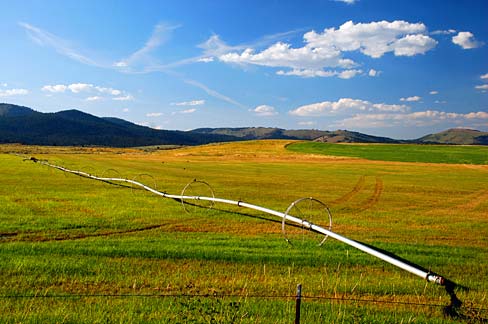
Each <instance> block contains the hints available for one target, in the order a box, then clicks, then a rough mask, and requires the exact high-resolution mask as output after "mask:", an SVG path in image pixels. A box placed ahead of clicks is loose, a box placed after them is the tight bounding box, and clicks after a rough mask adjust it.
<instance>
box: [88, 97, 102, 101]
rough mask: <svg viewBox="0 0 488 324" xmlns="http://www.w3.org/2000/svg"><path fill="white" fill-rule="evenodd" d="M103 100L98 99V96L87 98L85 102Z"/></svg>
mask: <svg viewBox="0 0 488 324" xmlns="http://www.w3.org/2000/svg"><path fill="white" fill-rule="evenodd" d="M102 99H103V98H102V97H100V96H92V97H87V98H86V99H85V100H86V101H100V100H102Z"/></svg>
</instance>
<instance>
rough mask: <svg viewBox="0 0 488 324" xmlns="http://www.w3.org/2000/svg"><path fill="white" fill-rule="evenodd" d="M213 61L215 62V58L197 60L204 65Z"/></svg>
mask: <svg viewBox="0 0 488 324" xmlns="http://www.w3.org/2000/svg"><path fill="white" fill-rule="evenodd" d="M213 61H214V58H213V57H202V58H199V59H197V62H203V63H210V62H213Z"/></svg>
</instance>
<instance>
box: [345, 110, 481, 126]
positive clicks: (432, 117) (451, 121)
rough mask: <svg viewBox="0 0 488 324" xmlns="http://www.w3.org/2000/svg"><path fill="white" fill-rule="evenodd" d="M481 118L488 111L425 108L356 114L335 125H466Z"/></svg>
mask: <svg viewBox="0 0 488 324" xmlns="http://www.w3.org/2000/svg"><path fill="white" fill-rule="evenodd" d="M483 120H488V113H486V112H483V111H479V112H470V113H466V114H462V113H451V112H444V111H438V110H425V111H418V112H412V113H393V114H385V113H380V114H374V113H373V114H356V115H354V116H352V117H350V118H346V119H343V120H341V121H339V122H337V123H336V124H335V126H337V127H345V128H377V127H403V126H404V127H412V126H417V127H421V126H432V125H436V124H441V123H442V124H446V125H454V126H456V125H458V126H461V125H465V126H466V125H467V124H466V123H473V122H475V123H476V122H480V121H483Z"/></svg>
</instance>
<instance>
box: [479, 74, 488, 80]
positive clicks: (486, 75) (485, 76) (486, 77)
mask: <svg viewBox="0 0 488 324" xmlns="http://www.w3.org/2000/svg"><path fill="white" fill-rule="evenodd" d="M480 79H483V80H486V79H488V73H486V74H483V75H481V76H480Z"/></svg>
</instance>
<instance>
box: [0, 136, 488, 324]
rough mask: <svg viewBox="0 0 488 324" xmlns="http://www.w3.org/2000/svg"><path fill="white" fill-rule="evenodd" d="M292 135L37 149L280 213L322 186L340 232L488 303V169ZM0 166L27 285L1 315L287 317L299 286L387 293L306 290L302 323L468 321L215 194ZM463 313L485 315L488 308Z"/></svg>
mask: <svg viewBox="0 0 488 324" xmlns="http://www.w3.org/2000/svg"><path fill="white" fill-rule="evenodd" d="M284 144H285V142H280V141H270V142H247V143H235V144H222V145H212V146H203V147H195V148H185V149H178V150H173V151H164V152H161V151H158V152H154V153H145V152H141V151H137V150H130V151H129V150H127V151H120V150H116V151H110V150H102V151H100V152H98V153H97V152H96V151H95V152H92V151H79V150H73V151H70V150H69V149H63V150H62V151H60V150H58V149H52V150H51V151H50V150H49V149H46V148H41V149H39V148H36V150H41V152H43V153H36V156H37V157H38V158H47V159H48V160H50V161H52V162H55V163H59V164H62V165H65V166H66V167H70V168H75V169H87V168H91V169H90V170H91V171H90V172H93V173H96V174H99V175H101V174H103V173H104V172H107V171H106V170H107V169H116V170H117V171H118V172H119V173H120V174H121V175H123V176H124V177H128V178H134V177H136V176H138V175H139V174H141V173H149V174H151V175H152V176H153V177H154V180H152V179H151V181H153V182H155V183H156V185H157V186H158V188H159V189H160V190H164V191H167V192H170V193H179V192H181V189H182V188H183V186H184V185H185V184H186V182H189V181H191V180H193V179H194V178H197V179H202V180H205V181H207V182H209V183H210V184H211V185H212V186H213V188H214V191H215V192H216V196H218V197H223V198H229V199H234V200H244V201H248V202H251V203H256V204H258V205H262V206H265V207H269V208H274V209H277V210H282V211H284V210H285V209H286V208H287V207H288V205H289V204H290V203H291V202H292V201H294V200H295V199H298V198H301V197H308V196H314V197H316V198H318V199H320V200H321V201H323V202H326V203H327V204H328V205H329V206H330V207H331V210H332V213H333V216H334V223H335V225H334V227H333V229H334V230H335V231H337V232H338V233H341V234H343V235H346V236H348V237H350V238H352V239H356V240H359V241H363V242H366V243H368V244H372V245H374V246H377V247H379V248H383V249H386V250H388V251H391V252H393V253H396V254H397V255H399V256H401V257H403V258H405V259H408V260H410V261H412V262H415V263H418V264H419V265H422V266H424V267H426V268H431V269H432V270H433V271H436V272H439V273H440V274H442V275H444V276H446V277H447V278H450V279H452V280H454V281H456V282H458V283H460V284H462V285H464V286H467V287H470V288H471V290H470V291H458V292H457V294H458V297H459V298H460V299H461V300H462V301H463V302H464V303H465V305H466V306H472V307H475V308H479V307H484V305H485V303H486V298H487V291H488V282H487V281H486V278H487V277H488V270H487V269H488V261H487V260H488V238H487V235H486V234H487V233H488V218H487V217H488V202H487V197H488V191H487V189H486V183H488V170H487V169H486V168H485V167H483V166H473V167H469V168H468V167H465V166H461V165H438V166H433V165H422V164H419V165H416V164H411V163H410V164H399V163H388V162H381V163H379V162H377V163H370V162H368V161H364V160H363V161H358V160H338V159H330V158H327V157H310V156H306V155H300V154H294V153H290V152H287V151H286V150H284V149H283V146H284ZM23 149H25V148H23ZM0 170H1V174H2V177H1V178H0V204H1V206H2V208H1V209H0V277H1V278H2V280H1V282H0V295H1V296H17V298H14V297H12V298H3V299H2V301H1V302H0V322H10V323H18V322H23V323H36V322H52V323H55V322H73V323H80V322H81V323H96V322H133V323H138V322H163V323H165V322H167V323H169V322H171V323H290V322H292V321H293V317H294V301H293V299H292V298H288V297H284V296H292V295H293V294H294V293H295V289H296V285H297V284H298V283H302V284H303V285H304V295H306V296H318V297H325V298H339V299H340V298H343V297H344V298H346V299H359V300H369V301H382V302H366V301H338V300H330V299H310V298H309V299H307V298H306V299H305V301H304V303H303V310H302V314H303V315H302V316H303V317H302V319H303V320H302V323H321V322H330V323H343V322H346V323H358V322H359V323H361V322H362V323H401V322H403V323H456V322H459V321H460V319H459V318H457V319H450V318H445V317H444V316H443V314H442V307H439V306H436V307H429V306H418V305H411V304H410V303H417V304H434V305H447V304H448V303H449V297H448V296H447V294H446V293H445V292H444V290H443V289H442V287H438V286H435V285H433V284H426V283H425V282H424V281H423V280H422V279H420V278H417V277H414V276H413V275H410V274H408V273H406V272H404V271H402V270H398V269H396V268H394V267H393V266H390V265H388V264H385V263H383V262H382V261H379V260H376V259H374V258H373V257H370V256H368V255H365V254H363V253H361V252H359V251H356V250H354V249H353V248H349V247H348V246H346V245H344V244H342V243H339V242H335V241H333V240H330V241H328V242H326V244H325V245H324V246H323V247H321V248H318V247H316V245H315V242H312V241H308V240H305V241H304V242H303V243H301V244H297V246H295V247H291V246H289V245H287V244H286V243H285V242H284V240H283V238H282V234H281V226H280V225H281V222H280V220H276V221H277V222H271V221H269V220H265V219H263V218H267V217H266V216H265V215H262V214H260V213H257V212H248V211H247V210H243V209H239V208H237V207H231V206H225V205H217V206H215V209H214V210H202V211H200V212H196V213H192V214H187V213H185V212H184V211H183V209H182V207H181V204H180V203H179V202H177V201H173V200H164V199H160V198H157V197H153V196H150V195H147V194H144V193H142V192H137V191H136V192H133V191H131V190H130V189H127V188H121V187H114V186H110V185H107V184H104V183H100V182H93V181H92V180H86V179H80V178H78V177H76V176H72V175H68V176H65V175H64V174H63V173H61V172H58V171H52V170H49V169H47V168H45V167H42V166H40V165H36V164H33V163H32V162H22V159H21V158H19V157H17V156H12V155H6V154H4V155H0ZM147 179H148V181H149V179H150V178H147ZM148 184H150V183H148ZM160 295H178V296H180V297H160ZM23 296H38V297H37V298H28V297H23ZM55 296H58V297H55ZM256 296H274V298H265V297H261V298H259V297H256ZM383 302H394V303H396V304H389V303H383ZM463 312H464V314H467V315H469V316H468V317H467V320H471V321H472V322H475V321H476V320H478V319H480V318H483V317H484V318H486V317H487V314H486V311H481V313H480V311H478V313H476V310H473V309H471V308H469V309H468V308H464V309H463Z"/></svg>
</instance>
